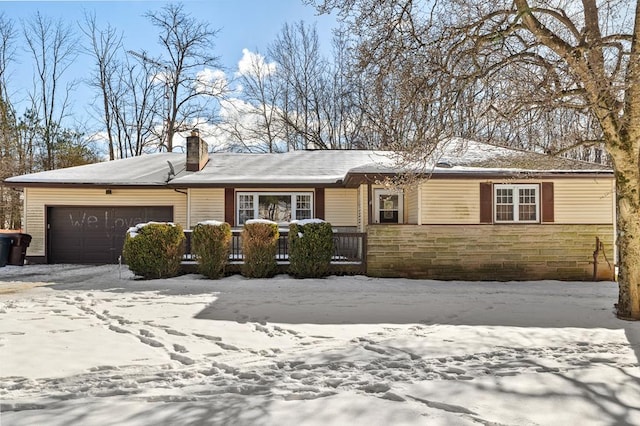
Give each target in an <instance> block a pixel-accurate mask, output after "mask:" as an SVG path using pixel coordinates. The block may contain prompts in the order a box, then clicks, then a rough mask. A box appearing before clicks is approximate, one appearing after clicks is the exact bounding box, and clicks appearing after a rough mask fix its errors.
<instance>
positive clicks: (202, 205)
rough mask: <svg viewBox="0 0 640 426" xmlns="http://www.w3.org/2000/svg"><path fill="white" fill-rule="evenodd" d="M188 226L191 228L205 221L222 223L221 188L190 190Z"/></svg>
mask: <svg viewBox="0 0 640 426" xmlns="http://www.w3.org/2000/svg"><path fill="white" fill-rule="evenodd" d="M189 196H190V200H191V208H190V214H191V218H190V219H191V220H190V226H191V227H192V228H193V227H194V226H195V225H196V224H197V223H198V222H203V221H205V220H217V221H220V222H223V221H224V189H222V188H191V189H189Z"/></svg>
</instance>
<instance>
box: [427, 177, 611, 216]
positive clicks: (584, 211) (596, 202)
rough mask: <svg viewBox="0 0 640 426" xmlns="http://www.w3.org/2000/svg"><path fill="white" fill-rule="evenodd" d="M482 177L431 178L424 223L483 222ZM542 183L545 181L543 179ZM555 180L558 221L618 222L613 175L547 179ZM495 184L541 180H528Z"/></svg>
mask: <svg viewBox="0 0 640 426" xmlns="http://www.w3.org/2000/svg"><path fill="white" fill-rule="evenodd" d="M483 182H489V181H487V180H481V179H470V180H466V179H464V180H463V179H431V180H429V181H427V182H424V183H422V184H421V185H420V196H421V197H422V223H423V224H425V225H427V224H433V225H435V224H478V223H480V189H479V187H480V183H483ZM540 182H542V180H540ZM544 182H553V188H554V189H553V192H554V216H555V217H554V223H556V224H581V223H585V224H610V223H613V222H614V210H613V206H614V198H613V197H614V195H613V194H614V191H615V183H614V180H613V177H601V178H576V177H567V178H563V179H551V180H550V179H544ZM493 183H495V184H501V183H509V184H531V183H539V182H537V181H536V182H533V181H531V180H526V179H514V180H510V181H508V182H505V181H493Z"/></svg>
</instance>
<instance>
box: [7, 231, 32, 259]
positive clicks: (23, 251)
mask: <svg viewBox="0 0 640 426" xmlns="http://www.w3.org/2000/svg"><path fill="white" fill-rule="evenodd" d="M5 235H8V236H10V237H11V241H12V243H13V244H12V245H11V250H10V251H9V259H8V261H7V264H9V265H16V266H24V258H25V257H26V256H27V247H29V244H30V243H31V235H29V234H22V233H18V234H5Z"/></svg>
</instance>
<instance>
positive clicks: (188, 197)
mask: <svg viewBox="0 0 640 426" xmlns="http://www.w3.org/2000/svg"><path fill="white" fill-rule="evenodd" d="M173 190H174V191H175V192H178V193H180V194H184V195H186V196H187V221H186V224H185V225H186V229H191V188H187V191H186V192H185V191H182V190H180V189H178V188H173Z"/></svg>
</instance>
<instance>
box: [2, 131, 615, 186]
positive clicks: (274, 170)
mask: <svg viewBox="0 0 640 426" xmlns="http://www.w3.org/2000/svg"><path fill="white" fill-rule="evenodd" d="M398 157H399V156H398V155H397V153H393V152H389V151H364V150H363V151H357V150H317V151H290V152H286V153H279V154H248V153H213V154H209V162H208V163H207V164H206V165H205V167H204V168H203V169H202V170H200V171H198V172H188V171H186V170H185V165H186V155H185V154H183V153H175V152H173V153H158V154H149V155H142V156H139V157H132V158H126V159H121V160H114V161H108V162H103V163H96V164H89V165H85V166H78V167H70V168H66V169H59V170H52V171H46V172H39V173H33V174H28V175H22V176H16V177H12V178H9V179H6V180H5V182H6V183H7V184H11V185H15V186H67V185H74V186H76V185H83V186H84V185H93V186H101V187H104V186H138V187H139V186H154V187H155V186H168V187H175V188H186V187H196V186H206V187H214V186H219V187H222V186H237V187H240V186H245V187H246V186H250V185H255V186H267V185H270V186H297V187H300V186H332V185H333V186H344V185H345V183H346V182H347V180H350V181H351V184H355V183H354V182H355V180H358V179H355V180H354V177H355V176H364V175H388V174H395V173H398V172H407V171H419V172H421V173H425V172H426V173H429V174H431V176H432V177H440V176H442V177H445V176H456V177H465V176H488V175H491V176H514V175H521V174H523V173H529V174H544V175H552V174H553V175H555V174H563V175H584V174H613V172H612V170H611V169H610V168H608V167H606V166H603V165H600V164H594V163H588V162H582V161H577V160H571V159H566V158H561V157H551V156H548V155H544V154H538V153H533V152H528V151H521V150H515V149H510V148H504V147H498V146H493V145H488V144H484V143H479V142H474V141H466V140H462V139H452V140H450V141H448V142H447V143H446V144H444V145H443V146H442V148H441V149H439V150H438V151H437V152H436V153H435V154H434V155H433V156H432V157H430V159H429V160H428V161H427V162H426V167H425V165H423V166H422V168H418V166H417V165H415V164H412V163H411V162H408V163H407V162H402V163H400V162H399V161H398ZM399 164H403V165H402V166H400V165H399Z"/></svg>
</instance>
